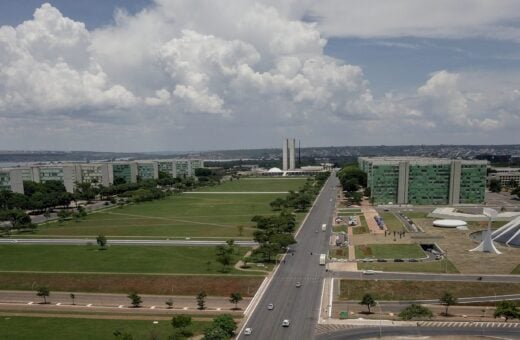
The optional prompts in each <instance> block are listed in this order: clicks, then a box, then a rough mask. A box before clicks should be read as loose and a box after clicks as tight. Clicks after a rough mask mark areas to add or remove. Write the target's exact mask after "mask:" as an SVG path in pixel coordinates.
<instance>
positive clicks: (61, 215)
mask: <svg viewBox="0 0 520 340" xmlns="http://www.w3.org/2000/svg"><path fill="white" fill-rule="evenodd" d="M70 216H71V213H70V211H68V210H65V209H62V210H60V211H58V222H59V223H63V222H64V221H65V220H66V219H68V218H70Z"/></svg>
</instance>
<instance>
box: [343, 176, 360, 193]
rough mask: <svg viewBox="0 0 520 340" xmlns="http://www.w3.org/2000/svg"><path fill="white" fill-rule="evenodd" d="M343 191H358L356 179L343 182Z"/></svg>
mask: <svg viewBox="0 0 520 340" xmlns="http://www.w3.org/2000/svg"><path fill="white" fill-rule="evenodd" d="M343 189H344V190H345V191H357V190H358V189H359V182H358V180H357V178H351V179H349V180H347V181H346V182H345V185H344V186H343Z"/></svg>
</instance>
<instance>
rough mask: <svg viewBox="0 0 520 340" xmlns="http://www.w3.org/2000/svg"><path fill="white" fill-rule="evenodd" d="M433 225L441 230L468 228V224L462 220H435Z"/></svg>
mask: <svg viewBox="0 0 520 340" xmlns="http://www.w3.org/2000/svg"><path fill="white" fill-rule="evenodd" d="M433 225H434V226H435V227H441V228H457V227H462V226H466V225H467V223H466V222H464V221H461V220H435V221H433Z"/></svg>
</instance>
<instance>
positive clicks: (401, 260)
mask: <svg viewBox="0 0 520 340" xmlns="http://www.w3.org/2000/svg"><path fill="white" fill-rule="evenodd" d="M394 262H404V260H403V259H394Z"/></svg>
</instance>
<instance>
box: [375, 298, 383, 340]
mask: <svg viewBox="0 0 520 340" xmlns="http://www.w3.org/2000/svg"><path fill="white" fill-rule="evenodd" d="M376 305H377V306H378V307H379V337H380V338H381V337H382V333H383V329H382V325H381V324H382V320H381V318H382V317H383V315H382V314H383V311H382V310H381V304H380V303H379V301H376Z"/></svg>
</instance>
